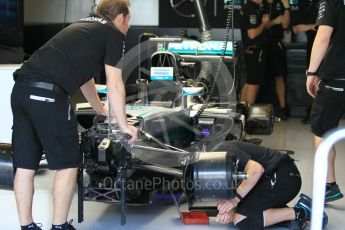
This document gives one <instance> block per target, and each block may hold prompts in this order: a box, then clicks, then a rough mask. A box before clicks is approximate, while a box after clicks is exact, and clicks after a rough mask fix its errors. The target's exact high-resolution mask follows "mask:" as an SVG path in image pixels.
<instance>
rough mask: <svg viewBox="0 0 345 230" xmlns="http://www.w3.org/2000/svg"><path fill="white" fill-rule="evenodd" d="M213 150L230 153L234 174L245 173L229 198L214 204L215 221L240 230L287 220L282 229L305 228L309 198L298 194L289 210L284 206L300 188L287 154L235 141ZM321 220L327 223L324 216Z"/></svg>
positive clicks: (297, 177)
mask: <svg viewBox="0 0 345 230" xmlns="http://www.w3.org/2000/svg"><path fill="white" fill-rule="evenodd" d="M213 150H215V151H228V152H230V153H233V162H236V166H235V167H236V168H237V169H238V171H242V172H243V171H244V172H246V173H247V174H249V178H248V179H247V180H244V181H242V182H241V183H240V185H239V186H238V188H237V189H236V193H237V194H236V196H235V197H234V198H233V199H231V200H224V201H220V202H218V210H219V214H218V216H217V221H218V222H220V223H229V222H233V223H234V224H235V225H236V227H238V228H239V229H241V230H242V229H243V230H248V229H255V230H259V229H264V227H268V226H271V225H275V224H277V223H281V222H283V221H289V220H290V221H289V222H286V223H285V224H286V225H285V226H291V225H290V224H293V225H294V226H295V228H294V229H302V228H303V227H305V225H306V224H305V221H306V220H310V217H311V199H310V198H309V197H307V196H306V195H301V196H300V198H299V200H298V202H297V204H296V205H295V206H294V207H293V208H290V207H287V206H286V204H287V203H289V202H290V201H291V200H292V199H294V198H295V196H296V195H297V194H298V192H299V190H300V188H301V176H300V173H299V171H298V169H297V167H296V165H295V163H294V160H293V159H292V158H291V157H290V156H289V155H287V154H282V153H279V152H277V151H274V150H271V149H268V148H265V147H262V146H257V145H254V144H249V143H244V142H239V141H230V142H224V143H221V144H219V145H218V146H215V147H214V148H213ZM291 220H292V221H291ZM294 220H296V221H294ZM323 221H324V223H325V224H326V223H327V215H326V214H325V213H324V220H323ZM296 225H297V226H296Z"/></svg>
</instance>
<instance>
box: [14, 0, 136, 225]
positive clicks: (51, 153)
mask: <svg viewBox="0 0 345 230" xmlns="http://www.w3.org/2000/svg"><path fill="white" fill-rule="evenodd" d="M129 18H130V11H129V1H128V0H103V1H101V2H100V4H99V5H98V7H97V14H95V15H92V16H90V17H88V18H85V19H82V20H80V21H79V22H77V23H74V24H72V25H70V26H68V27H67V28H65V29H64V30H63V31H61V32H60V33H58V34H57V35H56V36H54V37H53V38H52V39H51V40H50V41H48V42H47V43H46V44H45V45H44V46H42V47H41V48H40V49H39V50H38V51H36V52H35V53H34V54H33V55H32V56H31V58H30V59H29V60H28V61H27V62H25V63H24V64H23V66H22V68H21V69H19V70H17V71H16V72H15V73H14V79H15V85H14V87H13V91H12V95H11V105H12V111H13V138H12V144H13V152H14V153H13V160H14V167H15V169H16V173H15V179H14V191H15V196H16V201H17V209H18V215H19V220H20V224H21V226H22V227H21V229H30V230H33V229H37V230H40V229H41V228H40V227H38V226H37V225H36V224H35V223H34V222H33V218H32V200H33V199H32V198H33V193H34V175H35V172H36V170H37V168H38V167H39V162H40V159H41V157H42V154H43V152H44V154H45V155H46V158H47V161H48V167H49V168H50V169H52V170H57V171H56V174H55V178H54V184H53V197H54V207H53V209H54V210H53V221H52V224H53V225H52V229H53V230H55V229H63V230H64V229H69V230H70V229H75V228H74V227H73V226H72V225H71V222H70V223H68V222H67V218H68V212H69V208H70V204H71V201H72V198H73V195H74V191H75V184H76V177H77V170H78V167H79V166H80V165H81V163H82V159H81V154H80V152H79V143H78V140H79V139H78V131H77V121H76V118H75V115H74V112H73V109H72V108H71V105H70V96H71V95H73V94H74V92H75V91H76V90H77V89H78V88H81V90H82V92H83V94H84V96H85V97H86V99H87V100H88V101H89V103H90V104H91V106H92V107H93V109H94V110H95V111H96V112H97V113H98V114H102V115H107V114H108V113H110V116H113V117H115V118H116V120H117V123H118V124H119V126H120V128H121V130H122V131H123V132H125V133H128V134H130V136H131V139H130V140H129V142H130V143H134V142H135V141H136V139H137V129H136V128H135V127H133V126H129V125H128V124H127V116H126V113H125V90H124V84H123V80H122V71H121V65H118V63H119V62H121V59H122V57H123V52H124V35H125V34H126V33H127V31H128V29H129ZM104 69H105V73H106V78H107V87H108V100H109V106H110V107H109V111H108V109H107V107H106V106H103V104H102V103H101V101H100V100H99V98H98V95H97V93H96V88H95V82H94V79H93V78H92V76H94V75H95V74H97V73H99V72H101V71H102V70H104Z"/></svg>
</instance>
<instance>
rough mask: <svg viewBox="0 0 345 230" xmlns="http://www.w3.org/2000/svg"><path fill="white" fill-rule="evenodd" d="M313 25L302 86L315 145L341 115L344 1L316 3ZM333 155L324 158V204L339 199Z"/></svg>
mask: <svg viewBox="0 0 345 230" xmlns="http://www.w3.org/2000/svg"><path fill="white" fill-rule="evenodd" d="M316 26H317V27H318V31H317V35H316V38H315V42H314V45H313V50H312V54H311V59H310V65H309V69H308V70H307V82H306V87H307V91H308V93H309V95H310V96H312V97H313V98H314V102H313V105H312V109H311V113H310V124H311V128H312V132H313V134H314V141H315V145H316V146H318V145H319V144H320V142H321V141H322V137H323V136H324V134H325V133H326V132H327V131H329V130H331V129H333V128H336V127H337V126H338V125H339V120H340V119H341V118H342V117H343V115H344V113H345V1H344V0H327V1H325V0H322V1H320V8H319V14H318V19H317V22H316ZM320 79H321V81H320ZM335 156H336V152H335V148H334V147H333V148H332V150H331V152H330V154H329V158H328V174H327V185H326V195H325V203H328V202H331V201H334V200H338V199H340V198H342V197H343V194H342V193H341V192H340V189H339V187H338V185H337V184H336V179H335V168H334V162H335Z"/></svg>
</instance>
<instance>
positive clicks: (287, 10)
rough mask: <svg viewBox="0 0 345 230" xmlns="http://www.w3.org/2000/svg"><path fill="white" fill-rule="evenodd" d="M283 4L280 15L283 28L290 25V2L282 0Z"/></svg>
mask: <svg viewBox="0 0 345 230" xmlns="http://www.w3.org/2000/svg"><path fill="white" fill-rule="evenodd" d="M282 4H283V6H284V14H283V17H282V27H283V29H284V30H285V29H288V28H289V25H290V4H289V0H282Z"/></svg>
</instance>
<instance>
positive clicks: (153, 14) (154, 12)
mask: <svg viewBox="0 0 345 230" xmlns="http://www.w3.org/2000/svg"><path fill="white" fill-rule="evenodd" d="M65 2H66V1H65V0H25V1H24V22H25V24H26V25H28V24H49V23H63V21H64V17H65ZM94 2H95V1H94V0H67V14H66V21H67V22H68V23H70V22H74V21H77V20H78V19H80V18H82V17H85V16H87V15H88V14H89V13H90V12H91V8H92V6H93V5H94ZM96 2H97V1H96ZM130 2H131V8H132V19H131V25H133V26H158V20H159V14H158V13H159V12H158V11H159V0H130Z"/></svg>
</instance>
